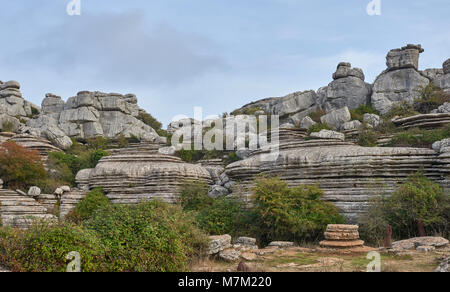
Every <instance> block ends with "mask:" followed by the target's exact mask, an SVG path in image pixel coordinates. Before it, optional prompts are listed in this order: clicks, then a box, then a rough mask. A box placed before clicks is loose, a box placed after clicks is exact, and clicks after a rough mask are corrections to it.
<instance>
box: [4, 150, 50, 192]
mask: <svg viewBox="0 0 450 292" xmlns="http://www.w3.org/2000/svg"><path fill="white" fill-rule="evenodd" d="M0 177H1V178H2V180H3V181H4V183H5V184H6V186H7V187H8V188H10V189H15V188H20V189H26V188H27V187H29V186H32V185H37V184H38V182H39V181H41V180H43V179H46V178H47V172H46V171H45V168H44V165H43V163H42V160H41V156H40V155H39V153H38V152H37V151H32V150H29V149H27V148H25V147H22V146H20V145H18V144H16V143H15V142H11V141H8V142H5V143H3V144H1V145H0Z"/></svg>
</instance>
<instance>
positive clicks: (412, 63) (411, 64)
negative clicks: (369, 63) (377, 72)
mask: <svg viewBox="0 0 450 292" xmlns="http://www.w3.org/2000/svg"><path fill="white" fill-rule="evenodd" d="M423 52H424V49H423V48H422V46H421V45H411V44H409V45H407V46H405V47H402V48H400V49H394V50H391V51H390V52H389V53H388V54H387V57H386V65H387V67H388V70H396V69H405V68H414V69H416V70H417V69H419V55H420V54H421V53H423Z"/></svg>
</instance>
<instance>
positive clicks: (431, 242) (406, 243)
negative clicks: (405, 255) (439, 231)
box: [392, 236, 449, 251]
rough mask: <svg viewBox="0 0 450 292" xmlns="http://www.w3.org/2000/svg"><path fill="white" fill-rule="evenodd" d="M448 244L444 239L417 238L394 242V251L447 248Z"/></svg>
mask: <svg viewBox="0 0 450 292" xmlns="http://www.w3.org/2000/svg"><path fill="white" fill-rule="evenodd" d="M448 244H449V241H448V240H447V239H445V238H443V237H432V236H427V237H415V238H410V239H405V240H400V241H395V242H393V243H392V249H393V250H397V251H400V250H409V249H416V248H417V247H419V246H432V247H435V248H441V247H445V246H447V245H448Z"/></svg>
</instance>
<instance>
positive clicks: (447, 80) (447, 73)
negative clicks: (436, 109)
mask: <svg viewBox="0 0 450 292" xmlns="http://www.w3.org/2000/svg"><path fill="white" fill-rule="evenodd" d="M442 67H443V69H442V74H436V75H435V76H433V78H432V80H433V83H434V84H435V85H436V86H438V87H439V88H442V89H443V90H444V91H445V92H450V59H448V60H447V61H445V62H444V64H443V65H442Z"/></svg>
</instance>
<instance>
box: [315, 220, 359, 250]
mask: <svg viewBox="0 0 450 292" xmlns="http://www.w3.org/2000/svg"><path fill="white" fill-rule="evenodd" d="M358 229H359V226H358V225H341V224H331V225H328V226H327V231H326V232H325V240H324V241H321V242H320V246H321V247H324V248H354V247H362V246H364V241H362V240H360V239H359V232H358Z"/></svg>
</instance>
